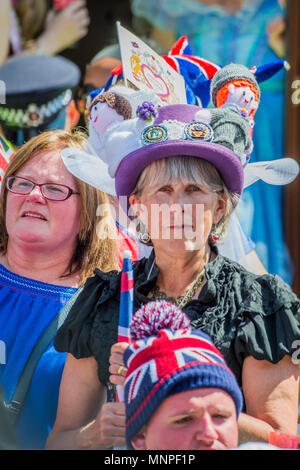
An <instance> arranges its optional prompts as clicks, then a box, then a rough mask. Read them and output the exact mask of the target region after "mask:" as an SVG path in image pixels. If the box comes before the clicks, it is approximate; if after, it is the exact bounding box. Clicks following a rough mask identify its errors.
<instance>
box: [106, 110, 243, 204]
mask: <svg viewBox="0 0 300 470" xmlns="http://www.w3.org/2000/svg"><path fill="white" fill-rule="evenodd" d="M137 121H138V120H137ZM137 121H136V125H135V127H136V129H135V130H136V132H135V136H134V138H133V136H130V135H129V134H130V132H127V136H126V137H127V138H126V139H124V140H123V142H122V150H121V148H120V147H121V146H120V145H119V146H118V150H121V154H120V153H118V156H116V152H113V141H114V140H115V139H118V136H119V138H120V134H119V131H120V130H121V126H122V124H121V125H120V126H118V129H117V128H115V131H114V133H115V136H113V135H111V136H110V139H109V142H108V141H107V142H106V147H107V150H109V147H110V149H111V150H112V152H113V154H111V163H110V165H109V167H110V174H111V176H114V177H115V183H116V193H117V196H118V197H120V196H127V197H129V196H130V194H131V193H132V191H133V190H134V188H135V186H136V183H137V181H138V178H139V175H140V174H141V172H142V171H143V169H144V168H146V167H147V166H148V165H149V164H150V163H152V162H153V161H155V160H159V159H162V158H166V157H170V156H175V155H186V156H193V157H198V158H202V159H204V160H207V161H209V162H210V163H212V164H213V165H214V166H215V167H216V168H217V169H218V171H219V172H220V174H221V176H222V178H223V181H224V183H225V185H226V186H227V188H228V190H229V191H231V192H234V193H237V194H241V193H242V190H243V183H244V171H243V167H244V165H245V164H246V162H247V153H248V152H250V151H251V149H252V141H251V138H250V137H249V130H250V127H249V122H248V120H247V119H245V118H243V117H242V116H241V115H240V114H239V113H238V112H236V111H235V110H233V109H229V108H227V109H219V108H214V109H203V108H199V107H198V106H194V105H186V104H176V105H170V106H162V107H160V108H159V109H158V115H157V117H156V118H155V119H154V121H153V122H152V123H151V124H150V125H147V126H145V125H144V126H143V127H142V128H141V127H139V123H138V122H137ZM138 129H139V131H138ZM133 133H134V132H132V134H133ZM138 133H139V136H138V135H137V134H138ZM126 140H127V146H126ZM133 141H135V143H136V145H132V144H133ZM107 144H109V145H107ZM127 149H130V151H127Z"/></svg>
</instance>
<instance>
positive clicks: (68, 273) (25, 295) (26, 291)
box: [0, 130, 115, 449]
mask: <svg viewBox="0 0 300 470" xmlns="http://www.w3.org/2000/svg"><path fill="white" fill-rule="evenodd" d="M84 141H85V136H83V135H82V133H76V134H75V133H73V134H72V133H70V132H66V131H63V130H56V131H48V132H45V133H42V134H40V135H38V136H37V137H34V138H32V139H31V140H29V141H28V142H27V143H26V144H25V145H23V146H22V147H21V148H20V149H19V150H18V151H17V152H16V153H15V155H14V157H13V158H12V160H11V163H10V165H9V166H8V168H7V170H6V173H5V176H4V180H3V183H2V186H1V209H0V226H1V235H0V310H1V317H0V340H1V344H5V358H4V360H2V361H1V365H0V382H1V385H2V387H3V389H4V394H5V401H6V404H7V407H8V410H10V409H11V410H12V412H13V411H14V408H13V406H10V405H11V399H12V398H13V396H14V391H15V389H16V387H17V384H18V382H19V378H20V376H21V374H22V371H23V369H24V367H25V365H26V363H27V360H28V358H29V357H30V354H31V352H32V351H33V349H34V346H35V345H36V343H37V342H38V340H39V338H40V337H41V336H42V335H43V333H44V331H45V330H46V328H47V327H48V325H49V324H50V323H51V322H52V321H54V320H55V319H56V318H57V316H58V313H59V312H60V310H61V309H62V308H63V307H64V305H65V304H66V303H67V302H68V301H69V300H70V299H71V298H72V296H73V295H75V293H77V289H78V288H79V287H80V286H81V285H82V284H84V282H85V280H86V278H87V277H89V276H91V274H92V273H93V270H94V269H95V268H96V266H98V267H99V266H102V268H101V269H103V270H104V271H105V270H111V269H114V267H115V264H114V263H113V260H114V253H115V248H114V241H113V240H109V239H107V240H101V239H100V238H98V236H97V231H96V229H97V225H98V224H101V225H102V224H106V223H107V220H105V218H104V217H102V218H100V217H99V218H97V217H95V215H96V210H97V207H98V205H99V204H101V203H105V202H107V201H106V195H104V194H103V193H101V192H100V191H97V190H95V189H94V188H92V187H90V186H88V185H87V184H85V183H84V182H82V181H80V180H77V179H76V178H75V177H74V176H73V175H72V174H70V173H69V172H68V171H67V169H66V168H65V166H64V164H63V162H62V160H61V157H60V150H61V149H62V148H65V147H68V146H73V147H74V146H75V147H76V146H77V147H78V148H80V147H81V145H82V144H83V142H84ZM98 228H99V227H98ZM49 341H50V340H49ZM65 359H66V355H65V354H61V353H58V352H57V351H56V350H55V349H54V347H53V337H52V339H51V341H50V344H49V345H48V347H46V349H45V351H44V353H43V354H42V353H41V357H40V359H39V361H38V363H37V366H36V368H35V371H34V374H33V376H32V378H31V381H30V385H29V389H28V391H27V396H26V399H25V402H24V403H21V406H20V410H19V416H18V419H17V421H16V437H17V439H18V446H19V448H21V449H27V448H31V449H41V448H43V447H44V445H45V441H46V438H47V436H48V434H49V432H50V430H51V427H52V425H53V422H54V420H55V416H56V407H57V400H58V391H59V385H60V379H61V375H62V371H63V367H64V363H65Z"/></svg>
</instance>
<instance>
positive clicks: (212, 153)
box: [115, 140, 244, 197]
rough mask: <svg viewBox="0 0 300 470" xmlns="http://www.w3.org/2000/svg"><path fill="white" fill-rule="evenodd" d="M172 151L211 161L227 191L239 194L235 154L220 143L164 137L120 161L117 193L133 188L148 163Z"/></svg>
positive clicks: (240, 177)
mask: <svg viewBox="0 0 300 470" xmlns="http://www.w3.org/2000/svg"><path fill="white" fill-rule="evenodd" d="M175 155H186V156H192V157H198V158H201V159H203V160H206V161H208V162H210V163H212V164H213V165H214V166H215V167H216V168H217V170H218V171H219V173H220V175H221V177H222V179H223V181H224V183H225V185H226V187H227V189H228V190H229V191H230V192H233V193H237V194H242V191H243V185H244V170H243V167H242V165H241V162H240V160H239V158H238V157H237V155H236V154H235V153H234V152H232V151H231V150H230V149H228V148H226V147H224V146H223V145H219V144H214V143H211V142H199V141H197V142H195V141H192V140H191V141H187V140H184V141H178V140H173V141H172V140H168V141H164V142H159V143H155V144H148V145H145V146H144V147H142V148H139V149H137V150H135V151H133V152H131V153H129V154H128V155H126V157H125V158H124V159H123V160H122V161H121V163H120V165H119V167H118V169H117V171H116V175H115V179H116V181H115V186H116V193H117V196H118V197H120V196H127V197H129V196H130V194H131V193H132V192H133V190H134V188H135V186H136V183H137V181H138V178H139V175H140V174H141V173H142V171H143V170H144V168H146V167H147V166H148V165H149V164H150V163H152V162H153V161H155V160H160V159H162V158H166V157H171V156H175Z"/></svg>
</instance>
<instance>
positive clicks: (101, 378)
mask: <svg viewBox="0 0 300 470" xmlns="http://www.w3.org/2000/svg"><path fill="white" fill-rule="evenodd" d="M148 111H149V105H147V103H146V104H145V103H143V106H142V107H141V108H140V109H139V112H138V117H137V118H133V119H128V120H125V121H122V122H118V123H115V124H113V125H111V126H110V127H109V128H108V129H107V130H106V132H105V134H104V135H103V136H102V139H103V140H102V150H103V153H102V158H103V160H104V161H105V159H106V162H107V165H108V170H109V174H110V175H111V177H113V178H115V188H116V193H117V196H118V198H119V201H120V203H121V204H122V205H123V207H125V206H127V210H128V214H129V216H130V217H131V219H132V221H133V222H135V223H136V225H137V227H138V228H139V229H140V235H141V238H142V239H143V240H144V241H146V242H147V243H148V244H152V245H153V251H152V254H151V255H150V257H149V258H148V259H141V260H139V261H137V262H136V263H135V265H134V286H135V290H134V292H135V294H134V311H135V312H136V311H137V310H138V309H139V308H140V307H141V306H142V305H144V304H146V303H147V302H150V301H153V300H156V299H167V300H171V301H172V302H174V303H175V304H176V305H177V306H179V307H180V308H181V309H182V310H183V312H184V313H185V314H186V315H187V316H188V317H189V320H190V322H191V325H192V327H193V328H194V329H199V330H201V331H203V332H205V333H206V334H208V335H209V336H210V337H211V338H212V339H213V341H214V343H215V345H216V347H217V348H218V349H219V350H220V351H221V353H222V354H223V356H224V358H225V360H226V362H227V365H228V366H229V368H230V369H231V370H232V371H233V373H234V374H235V376H236V379H237V381H238V384H239V386H240V387H241V390H242V392H243V396H244V403H245V406H244V409H243V412H242V413H241V414H240V416H239V420H238V425H239V442H245V441H250V440H251V441H257V440H259V441H265V442H268V438H269V433H270V432H271V431H274V430H279V431H281V432H285V433H289V434H296V429H297V404H298V365H297V364H295V363H294V362H293V358H292V355H293V353H295V352H296V349H295V348H296V345H297V341H295V340H297V338H298V339H299V337H300V325H299V322H300V306H299V300H298V298H297V297H296V295H295V294H294V293H293V292H292V291H291V290H290V287H289V286H288V285H286V284H285V283H284V282H283V281H282V280H281V279H280V278H279V277H278V276H274V275H269V274H266V275H262V276H259V275H256V274H253V273H250V272H248V271H246V270H245V269H244V268H243V267H242V266H241V265H239V264H238V263H236V262H233V261H231V260H229V259H228V258H226V257H224V256H222V255H220V254H219V252H218V248H217V243H219V240H220V238H221V237H222V235H223V233H224V232H225V230H226V225H227V224H228V221H229V218H230V215H231V213H232V212H233V210H234V208H235V207H236V205H237V204H238V201H239V198H240V196H241V194H242V191H243V184H244V170H243V166H244V165H245V163H246V161H247V157H248V153H249V152H250V151H251V149H252V140H251V137H250V135H251V132H250V125H249V121H248V119H247V118H246V117H244V116H243V115H241V113H240V112H239V110H238V109H233V108H230V107H229V108H211V109H201V108H199V107H198V106H194V105H185V104H180V105H171V106H161V107H156V108H155V107H154V108H153V107H151V106H150V111H151V112H150V115H149V112H148ZM151 114H152V116H151ZM151 118H152V119H151ZM63 153H64V151H63V152H62V154H63ZM73 157H74V158H76V156H74V155H73ZM106 157H107V158H106ZM96 158H98V157H96ZM82 161H83V163H84V159H83V160H82ZM102 163H103V162H102ZM94 171H95V167H94ZM87 172H88V170H87V169H85V167H84V164H83V166H82V177H83V178H87V179H88V175H87V174H86V173H87ZM100 178H101V174H100V172H99V179H100ZM119 302H120V274H118V273H115V272H112V273H103V272H101V271H100V270H96V271H95V276H94V277H93V278H90V279H89V280H88V281H87V283H86V285H85V288H84V290H83V292H82V293H81V295H80V296H79V297H78V300H77V302H76V303H75V305H74V306H73V308H72V310H71V312H70V314H69V316H68V318H67V319H66V321H65V323H64V324H63V325H62V327H61V328H60V330H59V331H58V334H57V336H56V339H55V347H56V348H57V349H58V350H59V351H67V352H68V355H67V361H66V366H65V369H64V373H63V380H62V385H61V390H60V398H59V405H58V414H57V419H56V423H55V425H54V428H53V430H52V433H51V435H50V436H49V438H48V442H47V447H48V448H108V447H112V446H119V445H124V444H125V438H124V436H125V418H124V413H125V410H124V404H123V403H112V402H107V403H104V402H105V399H106V395H105V389H106V387H107V388H108V389H109V388H110V387H111V385H110V383H113V384H115V385H117V384H120V385H122V384H123V383H124V376H125V374H126V368H125V366H124V363H123V360H122V353H123V351H124V347H123V346H124V345H122V343H120V344H115V343H116V342H117V328H118V311H119ZM112 346H113V347H112Z"/></svg>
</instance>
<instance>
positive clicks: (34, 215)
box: [22, 211, 47, 220]
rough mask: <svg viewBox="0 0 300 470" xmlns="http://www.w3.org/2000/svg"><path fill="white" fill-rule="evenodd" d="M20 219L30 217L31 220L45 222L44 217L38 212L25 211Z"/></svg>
mask: <svg viewBox="0 0 300 470" xmlns="http://www.w3.org/2000/svg"><path fill="white" fill-rule="evenodd" d="M22 217H31V218H33V219H40V220H47V219H46V217H45V216H44V215H42V214H40V213H38V212H32V211H25V212H23V214H22Z"/></svg>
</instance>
